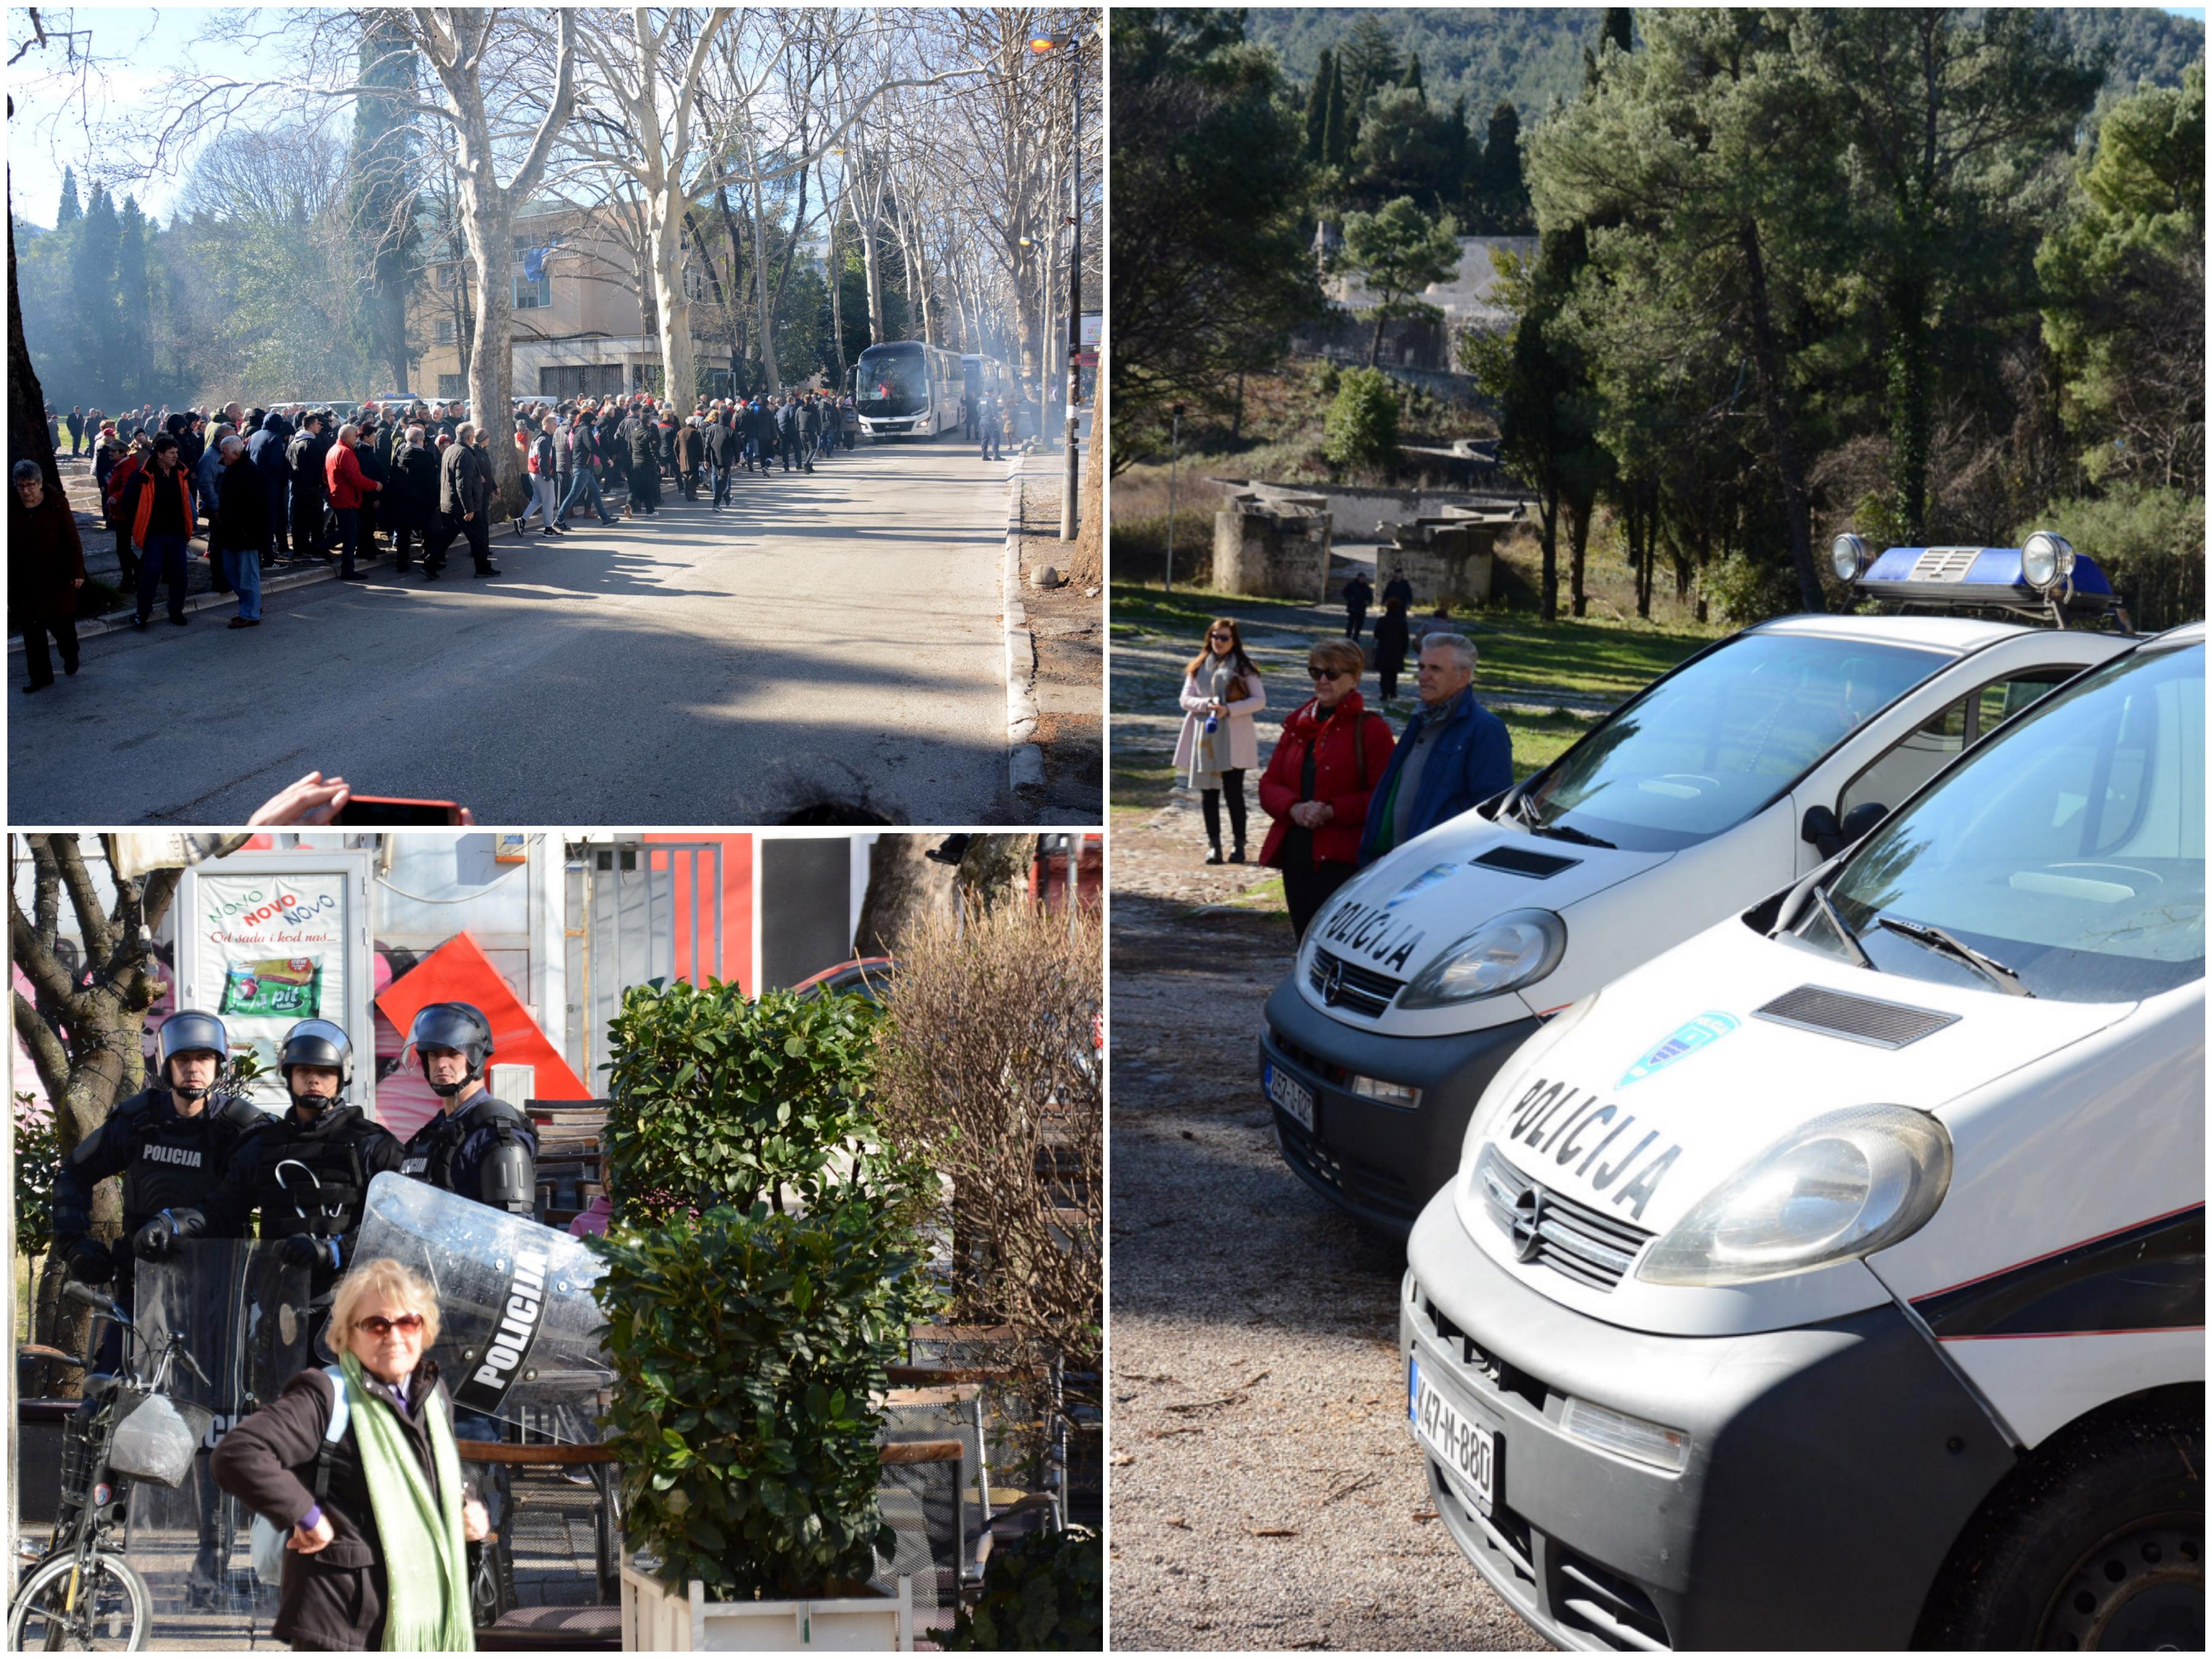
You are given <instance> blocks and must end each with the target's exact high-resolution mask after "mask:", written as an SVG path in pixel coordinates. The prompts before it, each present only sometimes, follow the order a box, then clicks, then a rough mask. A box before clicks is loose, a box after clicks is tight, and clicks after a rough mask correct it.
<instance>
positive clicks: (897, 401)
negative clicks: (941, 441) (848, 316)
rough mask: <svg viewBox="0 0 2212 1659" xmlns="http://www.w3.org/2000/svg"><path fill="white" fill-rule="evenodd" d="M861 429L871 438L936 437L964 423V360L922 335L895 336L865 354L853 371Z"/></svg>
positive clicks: (855, 398)
mask: <svg viewBox="0 0 2212 1659" xmlns="http://www.w3.org/2000/svg"><path fill="white" fill-rule="evenodd" d="M853 385H854V392H853V401H854V404H856V405H857V406H858V408H859V410H860V430H861V431H863V432H865V433H866V434H867V435H868V436H870V437H871V438H884V437H905V436H907V435H914V436H916V437H923V438H927V437H933V436H935V435H937V434H938V433H939V432H946V431H950V430H951V429H952V428H955V427H957V426H958V425H959V424H960V392H961V370H960V359H959V357H958V356H957V354H955V353H953V352H950V351H946V350H944V349H941V348H939V347H937V346H933V345H924V344H923V343H921V341H919V340H891V341H886V342H885V343H884V344H882V345H872V346H870V347H869V348H868V349H866V351H863V352H862V353H861V354H860V362H859V364H858V365H857V366H856V367H855V368H854V372H853Z"/></svg>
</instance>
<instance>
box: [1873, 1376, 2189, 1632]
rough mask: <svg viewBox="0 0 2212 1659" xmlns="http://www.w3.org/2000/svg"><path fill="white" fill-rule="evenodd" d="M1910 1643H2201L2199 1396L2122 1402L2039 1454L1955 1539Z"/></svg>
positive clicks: (2042, 1448)
mask: <svg viewBox="0 0 2212 1659" xmlns="http://www.w3.org/2000/svg"><path fill="white" fill-rule="evenodd" d="M1913 1645H1914V1646H1916V1647H1919V1648H1940V1649H1950V1650H1957V1649H1962V1648H1976V1649H1987V1648H2005V1649H2012V1650H2023V1649H2029V1648H2054V1647H2055V1648H2073V1647H2104V1646H2108V1645H2118V1646H2121V1647H2128V1648H2135V1649H2144V1648H2156V1647H2175V1646H2178V1647H2179V1648H2180V1649H2181V1650H2184V1651H2200V1652H2201V1651H2202V1650H2203V1647H2204V1413H2203V1398H2202V1396H2201V1395H2195V1396H2192V1398H2191V1400H2189V1401H2178V1400H2176V1399H2173V1398H2172V1397H2166V1398H2161V1399H2156V1400H2153V1401H2146V1402H2138V1403H2131V1404H2129V1405H2125V1406H2123V1407H2118V1408H2117V1409H2116V1410H2114V1411H2112V1412H2111V1413H2106V1414H2103V1415H2100V1416H2099V1417H2097V1418H2095V1419H2091V1420H2090V1421H2088V1422H2087V1423H2083V1424H2081V1425H2076V1426H2075V1427H2073V1428H2069V1429H2067V1430H2065V1431H2063V1432H2061V1433H2060V1434H2059V1435H2058V1436H2057V1437H2056V1438H2055V1439H2053V1440H2051V1441H2050V1442H2047V1443H2045V1444H2044V1445H2043V1446H2040V1447H2039V1448H2038V1449H2036V1450H2035V1451H2034V1452H2033V1453H2032V1454H2030V1455H2029V1456H2028V1457H2027V1459H2026V1461H2024V1462H2022V1463H2021V1466H2020V1467H2019V1468H2017V1469H2015V1470H2014V1472H2013V1473H2012V1474H2010V1475H2008V1476H2007V1477H2006V1479H2005V1480H2004V1482H2003V1483H2002V1485H2001V1486H1998V1488H1997V1490H1996V1492H1994V1493H1993V1494H1991V1496H1990V1499H1989V1501H1988V1502H1987V1503H1985V1504H1983V1506H1982V1508H1981V1510H1980V1512H1979V1513H1978V1515H1976V1516H1975V1517H1974V1518H1973V1520H1972V1521H1971V1522H1968V1523H1967V1526H1966V1531H1965V1533H1963V1534H1961V1535H1960V1540H1959V1541H1958V1543H1957V1544H1955V1545H1954V1546H1953V1547H1952V1550H1951V1555H1950V1559H1948V1561H1946V1562H1945V1563H1944V1566H1943V1571H1942V1574H1941V1575H1940V1576H1939V1577H1938V1578H1937V1580H1936V1588H1935V1589H1934V1590H1933V1591H1932V1592H1931V1593H1930V1595H1929V1601H1928V1605H1927V1607H1926V1609H1925V1611H1924V1612H1923V1613H1922V1615H1921V1620H1920V1628H1919V1631H1918V1632H1917V1634H1916V1636H1915V1638H1914V1643H1913Z"/></svg>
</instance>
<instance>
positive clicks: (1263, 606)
mask: <svg viewBox="0 0 2212 1659" xmlns="http://www.w3.org/2000/svg"><path fill="white" fill-rule="evenodd" d="M1309 608H1310V607H1309V606H1308V605H1307V603H1306V601H1305V600H1304V599H1251V598H1249V597H1248V596H1247V595H1245V594H1243V593H1214V592H1208V591H1207V590H1206V589H1205V588H1200V587H1183V586H1177V587H1176V589H1175V591H1174V592H1166V593H1164V592H1161V591H1160V590H1159V589H1158V587H1156V586H1155V587H1144V586H1139V585H1138V584H1137V583H1135V582H1115V584H1114V591H1113V609H1112V611H1111V613H1110V614H1111V618H1112V621H1111V626H1112V629H1113V631H1114V635H1115V637H1116V638H1121V637H1123V636H1125V635H1126V636H1133V635H1138V634H1171V635H1183V634H1188V635H1190V638H1191V648H1192V649H1193V650H1196V649H1197V648H1198V639H1199V636H1200V635H1202V634H1204V633H1205V631H1206V623H1210V622H1212V620H1213V619H1214V618H1215V617H1219V616H1235V617H1252V616H1260V615H1264V614H1266V613H1267V611H1304V610H1307V609H1309Z"/></svg>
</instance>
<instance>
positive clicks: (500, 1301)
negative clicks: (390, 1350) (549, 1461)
mask: <svg viewBox="0 0 2212 1659" xmlns="http://www.w3.org/2000/svg"><path fill="white" fill-rule="evenodd" d="M380 1256H390V1257H392V1259H393V1260H394V1261H399V1262H402V1263H404V1264H405V1265H406V1266H408V1267H412V1268H413V1269H414V1270H415V1271H416V1272H417V1273H421V1274H422V1276H423V1277H424V1278H426V1279H428V1280H429V1281H430V1285H431V1286H432V1288H433V1289H434V1290H435V1291H436V1293H437V1297H438V1317H439V1323H440V1329H439V1333H438V1341H437V1345H436V1346H435V1347H434V1348H432V1349H431V1351H430V1357H431V1358H433V1359H434V1360H435V1361H436V1362H437V1365H438V1370H439V1372H440V1374H441V1376H443V1377H444V1378H445V1380H446V1387H447V1390H448V1392H450V1393H451V1394H452V1395H453V1407H454V1412H455V1415H456V1417H457V1418H459V1419H463V1420H464V1421H465V1419H467V1418H469V1417H471V1416H475V1417H489V1418H494V1419H498V1420H500V1421H501V1422H505V1423H512V1424H516V1425H521V1426H524V1427H526V1428H528V1429H530V1430H531V1431H532V1432H533V1433H536V1434H538V1435H540V1436H542V1437H547V1438H553V1437H559V1438H563V1439H571V1440H573V1439H575V1438H577V1437H578V1435H577V1432H576V1430H577V1425H588V1424H590V1423H592V1422H595V1421H596V1420H597V1419H598V1417H599V1410H600V1400H601V1397H602V1396H603V1395H604V1394H605V1390H606V1389H608V1388H609V1387H611V1385H612V1383H613V1381H614V1371H613V1369H612V1367H611V1365H610V1364H608V1360H607V1353H606V1346H605V1328H606V1321H605V1317H604V1316H602V1315H601V1314H600V1312H599V1304H598V1303H596V1302H594V1301H593V1300H592V1285H593V1284H594V1283H595V1282H596V1281H597V1280H598V1279H599V1275H600V1273H603V1272H604V1271H605V1264H604V1263H602V1262H601V1261H599V1258H598V1257H597V1256H595V1255H592V1253H591V1252H590V1251H589V1250H587V1249H585V1248H584V1245H583V1243H582V1241H581V1240H579V1239H575V1238H571V1237H569V1236H568V1234H567V1233H563V1232H556V1231H554V1230H553V1229H552V1228H550V1227H547V1226H544V1225H540V1224H539V1223H538V1222H535V1221H532V1220H530V1219H529V1218H526V1217H523V1216H515V1215H509V1214H507V1212H505V1211H503V1210H495V1209H493V1208H491V1207H490V1206H489V1205H485V1204H478V1203H477V1202H476V1201H475V1200H471V1199H465V1198H460V1197H458V1196H456V1195H455V1194H452V1193H449V1192H446V1191H444V1190H443V1189H442V1188H437V1187H433V1186H431V1185H430V1184H429V1183H428V1182H422V1181H412V1180H410V1179H408V1178H407V1177H406V1176H398V1175H391V1174H386V1175H380V1176H377V1177H376V1179H375V1180H374V1181H372V1182H369V1186H368V1213H367V1215H366V1217H365V1218H364V1219H363V1220H362V1226H361V1234H360V1237H359V1240H358V1242H357V1243H356V1245H355V1249H354V1261H356V1263H360V1262H363V1261H374V1260H376V1259H377V1258H378V1257H380ZM563 1425H566V1426H565V1430H564V1426H563ZM587 1437H589V1438H596V1437H597V1436H596V1434H595V1433H593V1434H590V1435H588V1436H587Z"/></svg>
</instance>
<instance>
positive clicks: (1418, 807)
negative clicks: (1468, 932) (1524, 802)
mask: <svg viewBox="0 0 2212 1659" xmlns="http://www.w3.org/2000/svg"><path fill="white" fill-rule="evenodd" d="M1419 687H1420V693H1421V707H1420V709H1419V712H1418V713H1416V714H1414V716H1413V719H1412V720H1408V721H1407V723H1406V732H1405V735H1404V736H1403V737H1401V738H1399V739H1398V746H1397V747H1396V748H1395V749H1393V750H1391V751H1390V763H1389V765H1388V766H1386V767H1384V768H1383V779H1382V781H1381V782H1379V783H1377V784H1376V786H1375V793H1374V794H1373V795H1372V796H1371V797H1370V802H1371V804H1370V805H1369V807H1368V809H1367V827H1366V829H1364V831H1363V832H1362V833H1361V836H1360V838H1359V862H1360V863H1361V865H1363V866H1365V865H1370V864H1372V863H1374V862H1375V860H1376V859H1379V858H1381V857H1382V856H1383V854H1385V853H1388V852H1389V851H1391V850H1392V849H1393V848H1399V847H1403V846H1404V845H1405V844H1406V843H1407V842H1409V841H1411V840H1413V837H1414V836H1418V835H1421V834H1424V833H1425V832H1426V831H1428V830H1431V829H1435V828H1436V827H1437V825H1438V824H1440V823H1443V821H1444V820H1445V819H1446V818H1449V817H1457V816H1458V815H1459V814H1460V813H1462V812H1464V811H1467V810H1468V808H1469V807H1471V806H1473V805H1474V804H1475V803H1476V802H1477V801H1480V800H1487V799H1489V798H1490V797H1491V796H1492V795H1494V794H1496V793H1498V792H1499V791H1500V790H1502V789H1507V788H1510V787H1512V783H1513V739H1512V738H1511V736H1510V734H1509V733H1508V732H1506V730H1505V722H1504V720H1499V719H1498V716H1497V715H1495V714H1492V713H1491V712H1490V711H1489V710H1488V709H1487V708H1484V707H1483V706H1482V705H1481V704H1480V703H1479V702H1476V701H1475V700H1474V641H1472V640H1470V639H1468V638H1467V636H1466V635H1462V634H1431V635H1429V636H1428V638H1426V639H1425V640H1423V641H1421V659H1420V670H1419Z"/></svg>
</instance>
